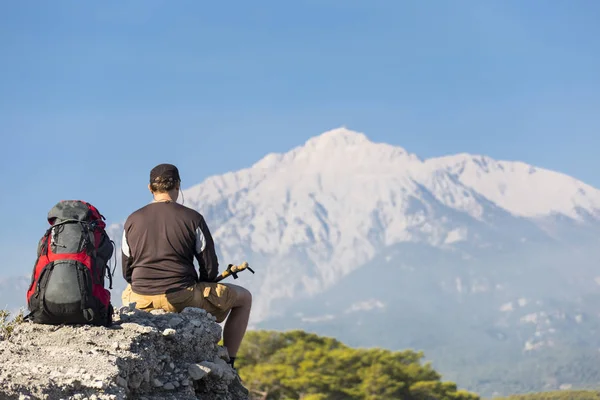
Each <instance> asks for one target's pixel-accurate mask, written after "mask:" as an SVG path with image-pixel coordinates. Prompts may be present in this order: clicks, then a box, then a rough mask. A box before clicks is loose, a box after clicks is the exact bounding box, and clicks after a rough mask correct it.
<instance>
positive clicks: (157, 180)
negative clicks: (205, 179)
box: [150, 164, 181, 193]
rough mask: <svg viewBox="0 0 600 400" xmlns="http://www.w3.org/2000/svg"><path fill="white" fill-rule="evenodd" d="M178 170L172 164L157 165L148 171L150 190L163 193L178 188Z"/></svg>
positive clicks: (179, 180)
mask: <svg viewBox="0 0 600 400" xmlns="http://www.w3.org/2000/svg"><path fill="white" fill-rule="evenodd" d="M180 183H181V178H180V177H179V170H178V169H177V167H176V166H174V165H173V164H159V165H157V166H156V167H154V168H152V171H150V189H151V190H152V191H153V192H156V193H164V192H168V191H169V190H173V189H175V188H177V187H179V184H180Z"/></svg>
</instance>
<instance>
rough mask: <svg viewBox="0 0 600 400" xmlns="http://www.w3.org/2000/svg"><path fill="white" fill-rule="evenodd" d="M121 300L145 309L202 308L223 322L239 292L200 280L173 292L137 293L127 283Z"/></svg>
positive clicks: (224, 285)
mask: <svg viewBox="0 0 600 400" xmlns="http://www.w3.org/2000/svg"><path fill="white" fill-rule="evenodd" d="M121 300H122V301H123V305H124V306H128V305H129V303H136V306H135V308H138V309H140V310H144V311H152V310H157V309H162V310H165V311H167V312H181V311H183V309H184V308H186V307H197V308H202V309H204V310H206V311H207V312H209V313H211V314H212V315H213V316H214V317H215V318H216V319H217V322H223V321H224V320H225V318H227V315H229V312H230V311H231V309H232V308H233V305H234V304H235V302H236V300H237V292H236V291H235V289H233V288H230V287H228V286H227V285H226V284H222V283H213V282H198V283H196V284H195V285H194V286H191V287H189V288H186V289H182V290H180V291H177V292H173V293H168V294H157V295H143V294H138V293H135V292H134V291H133V290H131V285H127V287H126V288H125V290H124V291H123V294H122V296H121Z"/></svg>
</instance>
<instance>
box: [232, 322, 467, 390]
mask: <svg viewBox="0 0 600 400" xmlns="http://www.w3.org/2000/svg"><path fill="white" fill-rule="evenodd" d="M422 359H423V354H422V353H418V352H414V351H411V350H407V351H399V352H391V351H387V350H382V349H353V348H350V347H348V346H346V345H344V344H343V343H341V342H339V341H337V340H335V339H332V338H328V337H322V336H318V335H315V334H310V333H306V332H303V331H300V330H295V331H289V332H272V331H251V332H248V333H247V334H246V338H245V340H244V343H243V345H242V348H241V349H240V352H239V354H238V360H239V361H238V364H237V365H238V366H239V367H238V368H239V369H238V370H239V373H240V376H241V377H242V379H243V380H244V384H245V385H246V386H247V387H248V389H249V390H250V391H251V392H252V393H253V394H254V398H256V399H261V400H281V399H290V400H291V399H298V400H300V399H302V400H324V399H327V400H359V399H361V400H362V399H365V400H375V399H405V400H425V399H436V400H437V399H440V400H446V399H447V400H477V399H479V397H478V396H477V395H474V394H470V393H467V392H464V391H458V390H457V388H456V384H454V383H451V382H441V380H440V379H441V377H440V375H439V374H438V373H437V372H436V371H435V370H433V368H432V367H431V365H430V364H429V363H427V364H421V361H422Z"/></svg>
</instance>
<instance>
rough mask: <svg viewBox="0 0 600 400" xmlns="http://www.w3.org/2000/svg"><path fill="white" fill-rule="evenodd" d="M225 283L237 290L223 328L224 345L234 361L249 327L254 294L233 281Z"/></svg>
mask: <svg viewBox="0 0 600 400" xmlns="http://www.w3.org/2000/svg"><path fill="white" fill-rule="evenodd" d="M224 285H226V286H228V287H229V288H230V289H233V290H235V292H236V300H235V302H234V304H233V307H232V308H231V312H230V313H229V316H228V317H227V321H226V322H225V327H224V328H223V345H224V346H225V347H226V348H227V351H228V352H229V358H231V359H232V361H234V360H235V357H236V355H237V352H238V350H239V349H240V345H241V344H242V339H243V338H244V335H245V334H246V328H247V327H248V319H249V318H250V309H251V308H252V294H251V293H250V291H249V290H248V289H246V288H244V287H241V286H238V285H233V284H231V283H226V284H224Z"/></svg>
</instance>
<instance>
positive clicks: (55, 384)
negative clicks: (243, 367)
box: [0, 305, 248, 400]
mask: <svg viewBox="0 0 600 400" xmlns="http://www.w3.org/2000/svg"><path fill="white" fill-rule="evenodd" d="M114 319H115V322H114V325H113V326H111V327H109V328H105V327H94V326H49V325H39V324H34V323H30V322H26V323H23V324H19V325H17V326H16V328H15V330H14V331H13V333H12V335H11V336H10V337H9V338H8V339H6V340H2V341H0V399H2V400H3V399H21V400H26V399H48V400H55V399H56V400H60V399H65V400H66V399H74V400H75V399H78V400H86V399H87V400H92V399H97V400H102V399H111V400H120V399H140V400H144V399H146V400H158V399H178V400H187V399H190V400H191V399H215V400H216V399H218V400H238V399H248V391H247V390H246V389H245V388H244V386H243V385H242V383H241V381H240V378H239V376H238V375H237V373H236V372H235V370H234V369H233V368H231V367H230V366H229V364H227V362H226V361H227V359H228V356H227V351H226V349H225V348H224V347H222V346H219V345H218V342H219V340H220V338H221V327H220V326H219V325H218V324H217V323H216V322H215V318H214V317H213V316H212V315H210V314H207V313H206V312H205V311H204V310H202V309H198V308H187V309H185V310H184V311H183V312H182V313H179V314H174V313H165V312H163V311H156V310H155V311H152V312H144V311H140V310H137V309H135V308H134V307H133V305H132V306H130V307H123V308H121V309H119V310H117V311H116V312H115V316H114Z"/></svg>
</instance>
